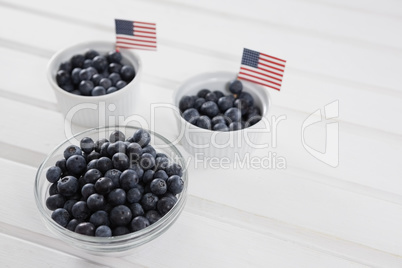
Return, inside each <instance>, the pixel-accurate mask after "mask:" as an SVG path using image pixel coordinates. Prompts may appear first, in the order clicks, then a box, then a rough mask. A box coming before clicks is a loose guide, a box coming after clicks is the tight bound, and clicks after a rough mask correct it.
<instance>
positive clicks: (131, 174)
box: [120, 169, 139, 191]
mask: <svg viewBox="0 0 402 268" xmlns="http://www.w3.org/2000/svg"><path fill="white" fill-rule="evenodd" d="M138 181H139V176H138V175H137V172H135V171H134V170H132V169H126V170H125V171H123V172H122V173H121V175H120V187H121V188H122V189H124V190H126V191H128V190H130V189H131V188H134V187H135V185H136V184H137V183H138Z"/></svg>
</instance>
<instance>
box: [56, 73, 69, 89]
mask: <svg viewBox="0 0 402 268" xmlns="http://www.w3.org/2000/svg"><path fill="white" fill-rule="evenodd" d="M56 82H57V84H58V85H59V86H63V85H66V84H68V83H69V82H70V75H69V73H68V72H67V71H64V70H59V71H57V74H56Z"/></svg>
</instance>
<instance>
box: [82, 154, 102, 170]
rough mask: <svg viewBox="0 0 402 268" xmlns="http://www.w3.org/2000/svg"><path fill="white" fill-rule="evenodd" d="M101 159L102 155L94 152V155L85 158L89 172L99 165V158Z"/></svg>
mask: <svg viewBox="0 0 402 268" xmlns="http://www.w3.org/2000/svg"><path fill="white" fill-rule="evenodd" d="M99 157H101V155H100V154H99V153H98V152H95V151H93V152H92V153H90V154H88V155H86V156H85V159H86V160H87V163H88V164H87V171H88V170H90V169H94V168H96V166H97V164H98V158H99Z"/></svg>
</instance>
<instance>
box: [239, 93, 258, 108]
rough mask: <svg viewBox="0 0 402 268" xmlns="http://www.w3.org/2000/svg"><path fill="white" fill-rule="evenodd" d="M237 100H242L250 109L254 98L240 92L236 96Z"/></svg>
mask: <svg viewBox="0 0 402 268" xmlns="http://www.w3.org/2000/svg"><path fill="white" fill-rule="evenodd" d="M237 98H238V99H243V100H245V101H246V102H247V106H248V107H252V106H253V105H254V98H253V96H251V94H250V93H248V92H242V93H240V95H238V96H237Z"/></svg>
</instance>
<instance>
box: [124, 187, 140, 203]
mask: <svg viewBox="0 0 402 268" xmlns="http://www.w3.org/2000/svg"><path fill="white" fill-rule="evenodd" d="M141 198H142V194H141V192H140V190H139V189H138V188H131V189H130V190H129V191H128V192H127V202H128V203H130V204H132V203H137V202H139V201H140V200H141Z"/></svg>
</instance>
